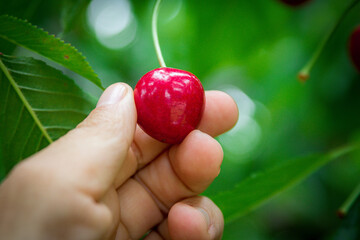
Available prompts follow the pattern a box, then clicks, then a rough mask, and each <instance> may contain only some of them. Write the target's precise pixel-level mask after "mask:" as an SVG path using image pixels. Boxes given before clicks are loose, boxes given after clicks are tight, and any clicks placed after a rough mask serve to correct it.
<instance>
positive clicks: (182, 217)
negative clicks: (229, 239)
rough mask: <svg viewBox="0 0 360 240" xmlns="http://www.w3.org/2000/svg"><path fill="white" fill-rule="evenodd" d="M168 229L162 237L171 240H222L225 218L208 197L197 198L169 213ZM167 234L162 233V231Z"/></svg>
mask: <svg viewBox="0 0 360 240" xmlns="http://www.w3.org/2000/svg"><path fill="white" fill-rule="evenodd" d="M167 224H168V228H166V227H163V228H161V229H159V230H160V231H161V232H160V235H163V236H166V235H169V236H170V238H171V239H174V240H178V239H179V240H180V239H187V240H191V239H194V240H195V239H209V240H210V239H221V236H222V233H223V229H224V218H223V215H222V213H221V211H220V209H219V208H218V207H217V206H216V205H215V204H214V203H213V202H212V201H211V200H210V199H209V198H207V197H202V196H197V197H192V198H188V199H185V200H183V201H181V202H179V203H176V204H175V205H174V206H173V207H172V208H171V209H170V212H169V216H168V220H167ZM164 229H165V231H166V229H168V233H167V232H162V231H164Z"/></svg>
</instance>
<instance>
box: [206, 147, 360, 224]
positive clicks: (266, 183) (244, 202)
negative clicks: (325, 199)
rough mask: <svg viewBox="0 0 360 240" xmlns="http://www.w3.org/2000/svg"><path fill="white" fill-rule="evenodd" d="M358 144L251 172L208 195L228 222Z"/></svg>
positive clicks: (351, 149) (353, 148)
mask: <svg viewBox="0 0 360 240" xmlns="http://www.w3.org/2000/svg"><path fill="white" fill-rule="evenodd" d="M359 148H360V144H354V145H352V146H348V147H343V148H340V149H337V150H335V151H333V152H330V153H328V154H326V155H312V156H308V157H302V158H297V159H295V160H292V161H288V162H286V163H284V164H281V165H279V166H276V167H274V168H272V169H269V170H266V171H264V172H262V173H258V174H255V175H252V176H251V177H249V178H247V179H245V180H244V181H242V182H240V183H239V184H238V185H236V186H235V187H234V188H233V189H231V190H229V191H225V192H220V193H218V194H216V195H214V196H209V197H210V198H211V199H213V201H214V202H215V203H216V204H217V205H218V206H219V207H220V209H221V210H222V211H223V214H224V218H225V221H226V222H227V223H228V222H231V221H233V220H235V219H236V218H239V217H241V216H243V215H245V214H246V213H248V212H249V211H251V210H254V209H255V208H257V207H259V206H260V205H261V204H263V203H265V202H266V201H268V200H269V199H270V198H272V197H273V196H275V195H276V194H278V193H280V192H282V191H284V190H286V189H288V188H290V187H292V186H294V185H295V184H297V183H299V182H300V181H301V180H303V179H305V178H306V177H308V176H309V175H310V174H311V173H313V172H315V171H316V170H317V169H319V168H320V167H322V166H324V165H325V164H326V163H328V162H330V161H331V160H334V159H336V158H337V157H339V156H342V155H344V154H346V153H348V152H350V151H353V150H355V149H359Z"/></svg>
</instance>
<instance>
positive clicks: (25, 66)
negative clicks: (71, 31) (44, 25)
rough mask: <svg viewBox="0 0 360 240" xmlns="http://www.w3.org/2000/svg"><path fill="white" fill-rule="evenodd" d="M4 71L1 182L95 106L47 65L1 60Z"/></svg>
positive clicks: (0, 118) (0, 117)
mask: <svg viewBox="0 0 360 240" xmlns="http://www.w3.org/2000/svg"><path fill="white" fill-rule="evenodd" d="M0 69H1V72H0V126H2V127H1V131H0V139H1V141H0V148H1V150H0V153H1V155H0V157H1V158H0V166H1V169H0V174H1V175H0V180H1V179H2V178H3V177H4V176H5V175H6V174H7V173H8V172H9V171H10V170H11V168H12V167H13V166H14V165H15V164H16V163H17V162H19V161H20V160H22V159H24V158H26V157H28V156H30V155H31V154H33V153H35V152H37V151H38V150H40V149H42V148H43V147H45V146H47V145H48V144H49V143H51V142H52V141H54V140H56V139H58V138H59V137H61V136H62V135H64V134H65V133H66V132H68V131H69V130H70V129H72V128H74V127H75V126H76V125H77V124H78V123H79V122H81V121H82V120H83V119H84V118H85V117H86V116H87V114H88V113H89V112H90V111H91V109H93V108H94V106H95V101H94V99H93V98H92V97H90V96H89V95H87V94H86V93H84V92H83V91H82V90H81V89H80V88H79V87H78V86H76V85H75V83H74V81H73V80H71V79H69V78H68V77H67V76H65V75H64V74H62V73H61V72H60V71H58V70H56V69H54V68H52V67H50V66H48V65H46V64H45V63H44V62H42V61H39V60H34V59H33V58H16V57H9V56H4V55H2V56H0Z"/></svg>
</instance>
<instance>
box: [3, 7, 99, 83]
mask: <svg viewBox="0 0 360 240" xmlns="http://www.w3.org/2000/svg"><path fill="white" fill-rule="evenodd" d="M2 17H4V18H8V19H10V20H13V21H18V22H21V23H24V24H27V25H28V26H29V27H30V28H32V29H35V30H40V31H42V32H44V33H46V34H47V35H48V36H49V37H52V38H53V39H55V40H57V41H58V42H60V43H61V44H63V45H65V46H68V47H69V48H70V49H72V50H74V51H75V52H76V53H78V54H79V55H80V56H81V58H82V60H84V62H85V64H86V68H87V70H89V72H90V73H92V74H94V77H95V78H97V79H98V81H99V83H96V82H94V81H93V80H91V79H89V78H88V79H89V80H90V81H91V82H93V83H94V84H95V85H97V86H98V87H99V88H101V89H102V90H104V87H103V86H102V83H101V80H100V78H99V76H98V75H97V74H96V73H95V71H94V69H93V68H92V67H91V66H90V64H89V62H88V61H87V60H86V57H85V56H84V55H83V54H82V52H80V51H79V50H78V49H77V48H75V47H74V46H72V45H71V44H70V43H66V42H65V41H64V40H62V39H60V38H58V37H56V36H55V34H50V33H49V32H48V31H46V30H44V29H43V28H41V27H38V26H37V25H34V24H32V23H30V22H29V21H28V20H27V19H20V18H17V17H14V16H11V15H7V14H5V15H1V16H0V18H2ZM0 36H1V37H2V38H5V39H6V40H7V41H10V42H13V43H15V44H17V45H20V46H22V47H24V48H26V49H29V50H31V51H33V52H36V53H38V54H40V55H42V56H44V57H46V58H48V59H50V60H52V61H54V60H53V59H51V58H49V57H47V56H45V55H43V54H41V53H39V52H38V51H36V50H33V49H30V48H28V47H26V46H24V45H23V44H20V43H18V42H17V41H14V40H12V39H9V38H7V37H6V36H4V35H0ZM57 63H58V64H60V65H61V66H63V67H66V66H64V65H63V64H62V63H60V62H57ZM78 74H79V73H78Z"/></svg>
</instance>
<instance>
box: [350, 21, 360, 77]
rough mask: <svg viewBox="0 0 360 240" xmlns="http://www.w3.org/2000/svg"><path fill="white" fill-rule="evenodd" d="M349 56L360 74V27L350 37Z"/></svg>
mask: <svg viewBox="0 0 360 240" xmlns="http://www.w3.org/2000/svg"><path fill="white" fill-rule="evenodd" d="M349 54H350V57H351V60H352V62H353V63H354V65H355V67H356V68H357V70H358V71H359V72H360V25H359V26H358V27H357V28H355V30H354V31H353V32H352V34H351V36H350V41H349Z"/></svg>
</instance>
